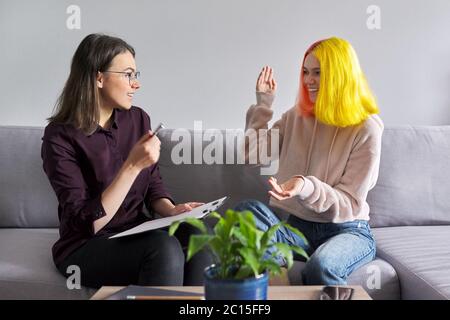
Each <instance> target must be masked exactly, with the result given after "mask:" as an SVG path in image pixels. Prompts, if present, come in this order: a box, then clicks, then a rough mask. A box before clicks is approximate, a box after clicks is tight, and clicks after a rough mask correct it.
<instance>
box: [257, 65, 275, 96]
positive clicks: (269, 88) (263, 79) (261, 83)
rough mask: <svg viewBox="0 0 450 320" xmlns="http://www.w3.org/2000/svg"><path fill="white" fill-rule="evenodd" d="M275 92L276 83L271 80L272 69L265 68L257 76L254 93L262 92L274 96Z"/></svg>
mask: <svg viewBox="0 0 450 320" xmlns="http://www.w3.org/2000/svg"><path fill="white" fill-rule="evenodd" d="M276 90H277V83H276V81H275V79H274V78H273V69H272V68H271V67H269V66H265V67H264V68H263V69H262V70H261V73H260V74H259V76H258V80H257V81H256V92H263V93H267V94H275V91H276Z"/></svg>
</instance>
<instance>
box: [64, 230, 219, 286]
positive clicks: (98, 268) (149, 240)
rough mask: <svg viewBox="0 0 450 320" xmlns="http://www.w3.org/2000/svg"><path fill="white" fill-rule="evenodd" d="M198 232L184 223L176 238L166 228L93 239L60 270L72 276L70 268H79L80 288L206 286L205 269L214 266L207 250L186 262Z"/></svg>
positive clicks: (66, 261) (67, 260)
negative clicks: (132, 285) (192, 236)
mask: <svg viewBox="0 0 450 320" xmlns="http://www.w3.org/2000/svg"><path fill="white" fill-rule="evenodd" d="M196 233H198V231H197V229H195V228H193V227H192V226H190V225H188V224H185V223H183V224H181V225H180V226H179V229H178V230H177V232H176V233H175V236H172V237H171V236H169V234H168V232H167V229H158V230H152V231H147V232H144V233H140V234H136V235H132V236H127V237H122V238H114V239H108V237H109V236H110V235H108V236H98V237H94V238H92V239H90V240H89V241H88V242H87V243H85V244H84V245H83V246H81V247H80V248H78V249H77V250H76V251H75V252H74V253H73V254H71V255H70V256H69V257H68V258H66V259H65V260H64V261H63V262H62V263H61V264H60V265H59V266H58V270H59V271H60V272H61V273H62V274H63V275H64V276H66V277H67V276H69V275H71V273H69V274H68V273H67V268H68V267H69V266H71V265H75V266H78V267H79V268H80V273H81V274H80V276H81V279H80V280H81V285H83V286H86V287H92V288H99V287H101V286H127V285H130V284H135V285H142V286H181V285H185V286H196V285H203V270H204V269H205V268H206V267H207V266H208V265H210V264H212V261H213V260H212V256H211V254H210V253H209V252H208V251H207V250H202V251H201V252H199V253H197V254H196V255H194V256H193V257H192V258H191V260H190V261H189V262H186V258H185V257H186V256H187V246H188V242H189V236H190V235H191V234H196Z"/></svg>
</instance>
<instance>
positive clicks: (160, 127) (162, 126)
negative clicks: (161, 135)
mask: <svg viewBox="0 0 450 320" xmlns="http://www.w3.org/2000/svg"><path fill="white" fill-rule="evenodd" d="M164 128H165V127H164V125H163V124H162V123H160V124H158V126H157V127H156V129H155V131H154V132H153V134H152V136H156V135H157V134H158V131H159V130H161V129H164Z"/></svg>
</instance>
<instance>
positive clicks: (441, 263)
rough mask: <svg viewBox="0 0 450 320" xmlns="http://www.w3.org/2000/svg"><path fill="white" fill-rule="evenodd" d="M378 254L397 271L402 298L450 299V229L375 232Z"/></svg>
mask: <svg viewBox="0 0 450 320" xmlns="http://www.w3.org/2000/svg"><path fill="white" fill-rule="evenodd" d="M373 233H374V236H375V239H376V241H377V255H378V256H380V257H381V258H382V259H384V260H386V261H388V262H389V263H390V264H392V266H393V267H394V268H395V270H396V271H397V274H398V277H399V279H400V284H401V292H402V299H450V245H449V244H450V226H406V227H389V228H375V229H373Z"/></svg>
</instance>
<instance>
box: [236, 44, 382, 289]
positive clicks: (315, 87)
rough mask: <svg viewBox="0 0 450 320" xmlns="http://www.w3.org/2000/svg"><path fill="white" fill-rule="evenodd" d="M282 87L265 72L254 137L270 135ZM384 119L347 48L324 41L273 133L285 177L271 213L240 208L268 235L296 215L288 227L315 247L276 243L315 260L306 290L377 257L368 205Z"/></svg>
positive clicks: (255, 205) (274, 185)
mask: <svg viewBox="0 0 450 320" xmlns="http://www.w3.org/2000/svg"><path fill="white" fill-rule="evenodd" d="M276 87H277V84H276V82H275V80H274V77H273V70H272V68H270V67H267V66H266V67H264V68H263V70H262V71H261V73H260V75H259V77H258V80H257V84H256V97H257V103H256V105H252V106H251V107H250V109H249V110H248V112H247V121H246V128H247V129H254V130H258V129H267V128H268V122H269V121H270V120H271V119H272V115H273V110H272V109H271V105H272V102H273V100H274V95H275V92H276ZM377 113H378V107H377V105H376V102H375V98H374V96H373V95H372V93H371V91H370V89H369V86H368V84H367V82H366V79H365V77H364V74H363V72H362V70H361V67H360V65H359V61H358V57H357V55H356V53H355V51H354V49H353V48H352V46H351V45H350V44H349V43H348V42H347V41H346V40H343V39H339V38H329V39H326V40H322V41H318V42H316V43H314V44H313V45H312V46H311V47H310V48H309V49H308V50H307V51H306V53H305V56H304V59H303V63H302V69H301V75H300V88H299V94H298V98H297V103H296V105H295V106H294V107H293V108H291V109H290V110H288V111H287V112H285V113H284V114H283V115H282V117H281V119H280V120H278V121H277V122H276V123H275V124H274V125H273V127H272V129H271V130H274V129H276V130H278V132H279V138H280V139H279V141H280V143H279V147H280V148H279V170H278V173H277V174H276V175H275V177H271V178H270V179H269V184H270V186H271V190H270V191H269V195H270V206H271V208H269V207H267V206H266V205H264V204H263V203H261V202H258V201H255V200H247V201H243V202H241V203H240V204H239V205H238V206H237V207H236V210H239V211H244V210H250V211H252V212H253V213H254V214H255V218H256V220H257V226H258V227H259V228H260V229H262V230H267V229H268V228H270V227H271V226H272V225H274V224H276V223H277V222H279V220H278V218H277V216H276V213H287V214H289V218H288V223H289V224H290V225H292V226H294V227H296V228H298V229H299V230H301V231H302V232H303V234H304V235H305V237H306V239H308V241H306V240H305V239H303V238H300V237H299V236H297V235H296V234H295V233H293V232H291V231H290V230H289V229H287V228H281V229H279V231H277V233H276V235H275V239H274V240H276V241H277V242H285V243H290V244H296V245H299V246H302V247H303V248H304V249H305V251H306V252H307V253H308V254H309V255H310V259H309V260H308V261H307V263H306V266H305V268H304V270H303V271H302V279H303V283H304V284H308V285H333V284H345V283H346V279H347V277H348V276H349V275H350V273H351V272H353V271H354V270H355V269H357V268H359V267H361V266H362V265H364V264H366V263H367V262H370V261H371V260H372V259H373V258H374V257H375V253H376V252H375V251H376V249H375V240H374V238H373V235H372V233H371V230H370V227H369V223H368V221H369V211H370V210H369V206H368V204H367V201H366V198H367V194H368V192H369V190H370V189H372V188H373V187H374V186H375V183H376V181H377V178H378V170H379V163H380V152H381V136H382V132H383V123H382V121H381V119H380V118H379V117H378V116H377V115H376V114H377ZM259 143H262V140H261V141H259ZM269 143H270V142H269ZM254 145H258V144H254ZM249 151H250V153H251V152H255V150H254V149H253V150H249ZM279 181H280V182H279ZM270 253H271V252H268V254H270ZM282 263H284V261H280V264H282Z"/></svg>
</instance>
